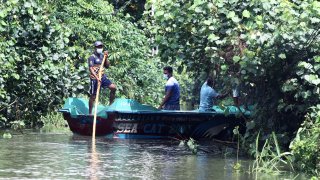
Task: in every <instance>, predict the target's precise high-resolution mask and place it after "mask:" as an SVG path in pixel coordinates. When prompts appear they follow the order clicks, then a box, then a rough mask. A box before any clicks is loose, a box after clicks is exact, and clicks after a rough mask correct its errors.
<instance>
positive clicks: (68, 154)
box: [0, 132, 301, 180]
mask: <svg viewBox="0 0 320 180" xmlns="http://www.w3.org/2000/svg"><path fill="white" fill-rule="evenodd" d="M200 148H201V149H203V150H204V151H199V153H198V154H196V155H194V154H192V152H191V151H190V150H189V149H188V148H187V147H185V146H179V142H178V141H173V140H120V139H118V140H117V139H104V138H97V139H96V145H95V148H94V149H93V147H92V141H91V137H83V136H75V135H72V134H70V133H59V134H58V133H40V132H28V133H26V134H23V135H21V134H19V135H13V137H12V138H11V139H3V138H2V136H1V137H0V179H226V180H227V179H228V180H229V179H236V180H242V179H243V180H247V179H255V175H250V174H248V173H247V172H246V170H245V169H246V168H247V166H248V165H249V164H250V163H251V161H250V160H243V159H242V160H241V164H243V167H244V170H242V171H241V172H236V171H234V170H233V168H232V166H233V164H234V163H235V161H236V159H235V157H234V156H232V157H226V156H225V153H223V151H219V148H217V147H216V146H214V145H212V143H203V144H202V143H201V144H200ZM228 156H229V155H228ZM230 156H231V155H230ZM258 177H259V178H258V179H293V178H294V177H295V176H294V175H291V174H289V173H288V174H286V175H284V176H272V175H266V174H259V176H258ZM298 179H299V176H298ZM300 179H301V178H300Z"/></svg>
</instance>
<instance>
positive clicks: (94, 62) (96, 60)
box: [88, 41, 116, 114]
mask: <svg viewBox="0 0 320 180" xmlns="http://www.w3.org/2000/svg"><path fill="white" fill-rule="evenodd" d="M94 47H95V49H94V52H93V54H92V55H91V56H90V57H89V59H88V64H89V71H90V99H89V114H91V113H92V106H93V102H94V101H95V99H96V94H97V88H98V81H99V82H100V83H101V87H102V88H109V89H110V97H109V101H110V104H111V103H112V102H113V100H114V98H115V92H116V86H115V85H114V84H113V83H112V82H111V81H110V80H109V79H108V78H107V75H106V74H105V73H104V68H108V67H109V66H110V62H109V61H108V51H105V52H103V43H102V42H101V41H96V42H95V43H94ZM104 56H106V60H105V61H104V65H103V67H102V68H103V69H101V71H102V76H101V79H99V77H98V76H99V70H100V66H101V63H102V61H103V57H104Z"/></svg>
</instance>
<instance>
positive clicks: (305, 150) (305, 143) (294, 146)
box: [290, 105, 320, 176]
mask: <svg viewBox="0 0 320 180" xmlns="http://www.w3.org/2000/svg"><path fill="white" fill-rule="evenodd" d="M290 148H291V151H292V154H293V157H294V159H293V160H294V162H295V166H296V167H297V168H298V169H300V170H302V171H304V172H306V173H308V174H312V175H316V176H320V105H317V106H316V107H313V108H312V111H311V112H310V113H308V114H307V115H306V119H305V121H304V122H303V124H302V125H301V127H300V128H299V130H298V132H297V135H296V137H295V139H294V140H293V141H292V142H291V144H290Z"/></svg>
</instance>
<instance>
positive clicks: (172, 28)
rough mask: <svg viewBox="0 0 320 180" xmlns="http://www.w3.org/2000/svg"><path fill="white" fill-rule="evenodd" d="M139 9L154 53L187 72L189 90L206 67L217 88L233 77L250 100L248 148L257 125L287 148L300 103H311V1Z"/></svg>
mask: <svg viewBox="0 0 320 180" xmlns="http://www.w3.org/2000/svg"><path fill="white" fill-rule="evenodd" d="M152 9H155V11H154V12H155V14H154V16H149V14H150V13H152ZM145 14H146V15H147V16H146V17H145V18H146V21H145V24H144V26H145V27H146V30H147V34H148V35H149V36H150V37H155V42H154V44H155V45H158V46H159V51H160V53H159V54H160V57H161V60H162V61H165V62H172V63H175V64H176V65H180V66H181V67H186V68H187V71H188V72H190V74H191V75H192V76H191V78H193V79H194V81H195V84H194V89H193V90H192V91H191V92H195V93H194V94H193V96H192V97H193V98H197V97H198V94H197V93H198V92H199V88H200V87H199V84H200V82H203V81H204V79H205V78H206V76H207V75H208V74H213V75H215V79H216V81H217V89H218V91H219V90H221V88H222V87H224V88H227V89H228V88H230V84H231V83H232V82H234V81H239V83H240V86H241V89H242V103H245V104H255V105H256V106H255V107H256V109H255V114H254V117H253V121H251V122H248V124H247V125H248V126H247V132H246V134H245V136H244V137H245V142H246V143H248V144H249V145H246V146H245V147H249V149H250V150H251V151H255V150H256V148H255V143H254V141H255V139H256V136H257V133H258V132H259V131H260V132H261V137H262V138H261V141H263V140H265V139H268V138H270V136H271V134H272V133H271V132H273V131H274V132H275V133H276V134H277V138H278V139H279V143H280V144H281V145H284V147H286V148H288V145H289V143H290V141H291V139H292V138H293V137H294V134H295V132H296V130H297V129H298V128H299V126H300V124H301V123H302V122H303V120H304V118H305V114H306V113H307V111H308V109H309V108H310V107H312V106H316V105H317V104H319V99H320V76H319V74H320V54H319V52H320V38H319V37H320V2H319V1H317V0H306V1H300V0H291V1H287V0H271V1H270V0H261V1H256V0H245V1H243V0H241V1H240V0H230V1H223V0H212V1H202V0H194V1H186V0H175V1H170V0H164V1H155V0H149V1H147V4H146V13H145ZM196 101H197V100H196ZM250 150H249V151H250Z"/></svg>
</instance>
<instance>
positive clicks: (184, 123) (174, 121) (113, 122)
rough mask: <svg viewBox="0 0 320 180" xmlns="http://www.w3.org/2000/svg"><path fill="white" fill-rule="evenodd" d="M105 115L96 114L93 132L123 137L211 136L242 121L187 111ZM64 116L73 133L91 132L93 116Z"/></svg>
mask: <svg viewBox="0 0 320 180" xmlns="http://www.w3.org/2000/svg"><path fill="white" fill-rule="evenodd" d="M107 117H108V118H101V117H97V124H96V135H97V136H106V137H108V138H124V139H128V138H134V139H137V138H143V139H148V138H149V139H150V138H152V139H163V138H165V139H168V138H176V139H187V138H194V139H200V138H211V137H214V136H216V135H218V134H219V133H220V132H222V131H224V130H226V129H230V128H232V127H234V126H236V125H238V124H239V123H241V122H243V121H244V120H243V119H240V118H237V117H235V116H233V115H230V116H224V115H221V114H215V113H187V112H164V113H162V112H160V113H151V112H149V113H148V112H144V113H138V112H137V113H132V112H130V113H125V112H108V113H107ZM64 118H65V119H66V120H67V122H68V124H69V127H70V130H71V131H72V132H73V133H75V134H80V135H85V136H91V135H92V130H93V116H88V115H81V116H79V117H77V118H72V117H71V116H70V114H67V113H65V114H64Z"/></svg>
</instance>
